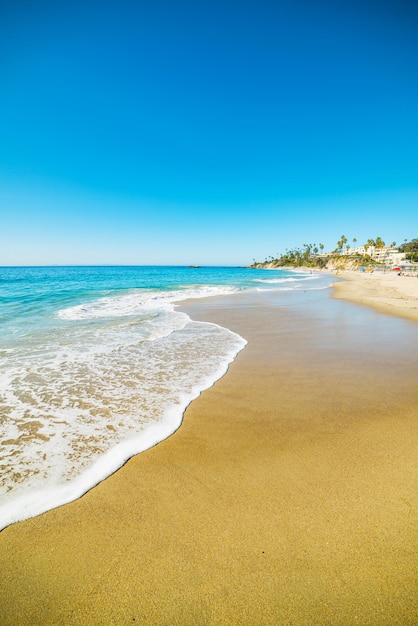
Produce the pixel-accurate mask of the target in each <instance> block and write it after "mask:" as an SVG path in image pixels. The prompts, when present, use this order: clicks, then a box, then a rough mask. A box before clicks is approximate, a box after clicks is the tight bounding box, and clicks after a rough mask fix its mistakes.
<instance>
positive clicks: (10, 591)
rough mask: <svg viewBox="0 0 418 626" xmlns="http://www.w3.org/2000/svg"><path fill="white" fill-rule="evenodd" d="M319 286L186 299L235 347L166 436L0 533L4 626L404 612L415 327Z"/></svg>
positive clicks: (409, 620) (332, 619)
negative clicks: (241, 346) (87, 487)
mask: <svg viewBox="0 0 418 626" xmlns="http://www.w3.org/2000/svg"><path fill="white" fill-rule="evenodd" d="M417 282H418V281H417ZM322 294H323V295H320V294H319V292H306V293H299V294H296V295H294V296H291V297H290V299H289V300H287V303H288V304H287V306H283V299H282V297H281V296H280V297H279V296H274V295H262V294H258V295H256V294H255V295H252V296H246V297H245V296H237V297H235V298H233V297H231V298H223V299H210V300H209V299H208V300H206V301H204V302H201V303H196V304H190V306H188V307H187V310H188V312H189V313H190V314H191V315H192V316H193V317H194V318H195V319H208V320H212V321H214V322H218V323H221V324H223V325H225V326H227V327H229V328H231V329H233V330H235V331H237V332H239V333H240V334H241V335H243V336H244V337H246V338H247V339H248V340H249V344H248V346H247V348H246V349H245V350H244V351H242V352H241V353H240V354H239V355H238V358H237V360H236V361H235V362H234V363H233V364H232V366H231V368H230V370H229V372H228V374H227V375H226V376H225V377H224V378H223V379H222V380H220V381H219V382H218V383H217V384H216V385H215V386H214V387H213V388H211V389H209V390H207V391H206V392H204V393H203V394H202V396H201V397H200V398H199V399H197V400H196V401H195V402H193V403H192V404H191V406H190V407H189V409H188V410H187V411H186V414H185V419H184V422H183V425H182V427H181V428H180V429H179V431H177V433H176V434H175V435H173V436H172V437H171V438H170V439H168V440H166V441H165V442H162V443H161V444H159V445H158V446H156V447H155V448H153V449H151V450H148V451H147V452H145V453H143V454H140V455H138V456H137V457H135V458H133V459H131V461H129V462H128V463H127V464H126V465H125V466H124V467H123V468H122V469H121V470H120V471H118V472H117V473H116V474H115V475H113V476H112V477H110V478H109V479H107V480H106V481H104V482H103V483H101V484H100V485H99V486H98V487H96V488H95V489H93V490H91V491H90V492H89V493H88V494H86V495H85V496H84V497H83V498H81V499H80V500H78V501H76V502H74V503H71V504H69V505H67V506H64V507H61V508H59V509H56V510H54V511H50V512H49V513H46V514H44V515H42V516H39V517H37V518H35V519H32V520H28V521H25V522H22V523H19V524H15V525H14V526H10V527H9V528H6V529H5V530H4V531H3V532H2V533H0V571H1V585H0V623H1V624H2V626H8V625H12V624H13V625H16V626H17V625H18V626H24V625H31V626H35V625H38V624H39V625H41V624H42V625H47V624H57V625H58V624H59V625H67V624H79V625H83V626H84V625H89V624H94V625H105V624H106V625H108V624H118V625H125V624H134V623H136V624H150V625H154V626H157V625H166V626H171V625H182V626H188V625H190V626H191V625H197V626H200V625H202V626H203V625H218V624H225V625H226V624H228V625H241V624H245V625H255V626H259V625H269V626H272V625H276V624H277V625H281V624H294V625H302V624H306V625H313V624H318V625H326V624H330V625H331V624H332V625H334V626H335V625H338V624H347V625H348V624H350V625H351V624H362V625H364V624H370V625H373V626H375V625H377V624H379V625H380V624H384V625H392V624H399V625H403V626H406V625H409V624H411V625H412V624H416V623H417V609H418V602H417V598H418V593H417V591H418V589H417V527H416V511H417V481H416V478H417V472H416V459H417V447H416V440H414V436H415V435H416V416H417V407H418V389H417V384H416V381H417V380H418V363H417V359H416V345H417V340H418V325H417V324H415V323H412V322H410V321H407V320H402V319H396V318H392V317H390V316H386V315H381V314H379V313H377V312H374V311H373V310H371V309H368V308H366V307H359V306H357V305H350V304H348V303H346V302H341V301H338V300H333V299H331V298H329V296H328V295H327V294H326V292H322ZM385 338H386V339H385Z"/></svg>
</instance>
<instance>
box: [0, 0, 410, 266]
mask: <svg viewBox="0 0 418 626" xmlns="http://www.w3.org/2000/svg"><path fill="white" fill-rule="evenodd" d="M414 5H415V3H412V2H407V1H404V0H397V1H395V0H394V1H390V2H389V1H385V0H380V1H377V0H376V1H370V0H363V1H361V2H360V1H357V0H354V1H350V2H348V1H347V0H346V1H345V2H331V1H327V0H320V1H315V0H310V1H308V0H306V1H305V2H303V1H301V0H293V1H291V0H289V1H283V2H282V1H281V0H276V1H274V0H269V1H267V0H251V1H246V0H242V1H240V2H238V1H237V2H232V1H229V0H223V1H218V0H211V1H206V0H203V1H201V2H198V1H194V2H191V1H188V0H186V1H184V2H183V1H182V0H176V1H175V2H173V1H171V2H168V1H167V2H164V1H160V0H153V1H152V2H151V1H149V0H148V1H147V2H145V1H141V0H138V1H137V2H125V1H124V0H119V1H112V2H106V0H104V1H103V2H88V0H87V1H86V2H83V3H81V2H80V3H78V2H77V1H75V2H68V3H67V2H62V3H61V2H55V1H54V2H49V1H42V0H39V1H37V0H34V1H33V2H28V1H21V0H15V1H14V2H7V3H6V2H2V3H1V5H0V213H1V225H0V265H10V264H16V265H25V264H29V265H32V264H39V265H42V264H102V263H115V264H154V263H155V264H247V263H250V262H252V260H253V258H256V259H257V260H263V259H264V258H265V257H266V256H270V255H276V253H277V252H281V251H284V250H285V248H287V247H289V248H291V247H294V246H299V245H302V244H303V243H308V242H310V243H313V242H315V243H319V242H322V243H324V244H325V247H326V249H331V248H334V247H335V246H336V241H337V240H338V239H339V238H340V236H341V235H342V234H344V235H346V236H347V238H348V239H349V241H350V242H351V239H352V238H353V237H356V238H357V240H358V242H359V243H363V242H364V241H365V240H367V239H368V238H369V237H373V238H374V237H376V236H381V237H382V238H383V239H384V240H386V242H387V243H391V242H392V241H393V240H395V241H397V242H398V243H401V242H402V241H403V240H404V239H405V238H407V239H411V238H413V237H417V236H418V7H416V6H414Z"/></svg>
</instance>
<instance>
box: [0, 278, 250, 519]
mask: <svg viewBox="0 0 418 626" xmlns="http://www.w3.org/2000/svg"><path fill="white" fill-rule="evenodd" d="M191 291H192V292H193V290H188V291H187V290H186V291H185V292H184V293H183V292H171V293H170V296H169V297H163V298H159V297H158V296H157V297H148V298H145V302H148V303H149V302H153V303H154V306H149V307H148V308H147V307H146V306H145V307H144V306H142V307H140V306H139V305H138V302H137V301H136V299H135V297H134V295H129V296H120V297H116V298H105V299H103V300H104V302H103V300H102V301H101V300H97V301H96V302H93V303H91V304H90V305H89V306H88V307H87V306H86V305H84V307H72V308H71V309H66V310H65V309H64V311H61V312H60V318H61V319H62V320H63V322H64V325H63V326H62V327H60V328H58V329H56V330H55V332H53V333H51V334H49V335H47V336H43V337H42V341H41V343H40V344H39V345H38V346H35V345H33V344H32V345H31V346H30V350H29V351H27V350H25V347H21V349H20V352H18V354H16V355H15V357H14V359H13V364H12V365H10V366H9V367H8V368H7V371H6V372H4V373H3V375H2V378H1V382H2V385H1V391H2V399H3V405H4V407H5V409H4V418H5V419H4V422H3V432H2V443H3V448H4V450H5V451H6V453H5V455H4V457H3V459H2V464H3V466H4V467H7V468H8V470H9V471H8V472H5V473H3V474H2V477H1V480H0V493H1V501H2V505H1V506H0V528H4V527H5V526H7V525H8V524H10V523H13V522H15V521H18V520H22V519H26V518H27V517H32V516H34V515H37V514H39V513H42V512H44V511H47V510H49V509H51V508H54V507H56V506H60V505H61V504H63V503H65V502H69V501H71V500H74V499H76V498H78V497H79V496H80V495H82V494H83V493H84V492H85V491H87V490H88V489H90V488H91V487H93V486H94V485H95V484H97V483H98V482H99V481H100V480H103V479H104V478H105V477H106V476H108V475H109V474H111V473H112V472H114V471H115V470H116V469H117V468H118V467H120V466H121V465H122V464H123V463H124V462H125V461H126V460H127V459H128V458H129V457H130V456H132V455H133V454H136V453H138V452H141V451H142V450H145V449H147V448H149V447H150V446H152V445H155V444H156V443H157V442H159V441H161V440H162V439H164V438H166V437H168V436H169V435H170V434H171V433H172V432H174V431H175V430H176V429H177V428H178V427H179V425H180V423H181V420H182V415H183V412H184V410H185V408H186V406H187V405H188V404H189V402H190V401H191V400H192V399H193V398H195V397H197V396H198V395H199V393H200V392H201V391H202V390H203V389H206V388H207V387H209V386H211V385H212V384H213V383H214V382H215V381H216V380H217V379H218V378H219V377H220V376H222V374H223V373H224V372H225V371H226V369H227V367H228V364H229V363H230V362H231V361H232V360H233V359H234V357H235V355H236V354H237V352H239V350H241V349H242V348H243V347H244V345H245V343H246V342H245V341H244V340H243V339H242V338H241V337H239V336H238V335H236V334H234V333H232V332H231V331H229V330H227V329H224V328H221V327H219V326H216V325H214V324H208V323H200V322H199V323H198V322H192V321H190V319H189V318H188V316H187V315H186V314H184V313H180V312H178V311H175V310H174V307H173V304H172V300H173V299H176V300H177V301H178V300H180V299H184V298H188V297H190V295H191ZM204 291H205V292H206V293H207V292H209V293H210V294H213V292H216V293H219V290H212V289H209V290H204ZM228 291H230V290H228ZM195 292H197V293H199V296H201V292H202V290H196V291H195ZM164 295H165V294H164ZM143 300H144V299H143ZM83 309H84V311H83ZM105 311H106V315H107V318H108V319H107V320H106V323H105V324H104V323H103V319H104V312H105ZM128 311H129V313H128ZM133 311H135V313H133ZM115 312H119V313H121V314H120V315H118V316H117V315H115ZM80 313H81V319H80ZM86 313H87V314H88V317H83V315H84V314H86ZM135 315H136V316H135ZM128 316H129V317H128ZM115 318H116V319H115ZM74 320H76V324H75V325H74V323H73V322H74ZM86 320H87V324H86ZM68 324H70V325H69V326H68Z"/></svg>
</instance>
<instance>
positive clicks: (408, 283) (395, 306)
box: [335, 271, 418, 321]
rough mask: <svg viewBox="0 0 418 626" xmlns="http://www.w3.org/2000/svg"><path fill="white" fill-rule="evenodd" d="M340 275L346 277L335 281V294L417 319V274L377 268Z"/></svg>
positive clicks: (394, 313)
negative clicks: (338, 281) (378, 269)
mask: <svg viewBox="0 0 418 626" xmlns="http://www.w3.org/2000/svg"><path fill="white" fill-rule="evenodd" d="M339 275H340V276H341V277H342V278H344V279H345V280H344V282H341V283H337V284H336V285H335V289H336V294H335V295H336V297H338V298H343V299H345V300H351V301H352V302H358V303H359V304H367V305H369V306H373V307H374V308H375V309H378V310H380V311H382V312H384V313H389V314H391V315H399V316H401V317H407V318H409V319H413V320H416V321H418V277H416V276H414V277H412V276H402V275H398V273H397V272H388V273H383V272H378V271H375V272H355V271H343V272H340V273H339Z"/></svg>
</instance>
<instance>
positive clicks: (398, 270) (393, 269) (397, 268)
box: [392, 267, 401, 272]
mask: <svg viewBox="0 0 418 626" xmlns="http://www.w3.org/2000/svg"><path fill="white" fill-rule="evenodd" d="M392 271H393V272H400V271H401V268H400V267H392Z"/></svg>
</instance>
